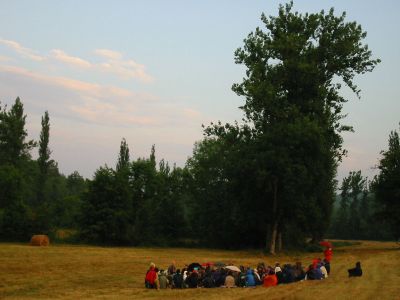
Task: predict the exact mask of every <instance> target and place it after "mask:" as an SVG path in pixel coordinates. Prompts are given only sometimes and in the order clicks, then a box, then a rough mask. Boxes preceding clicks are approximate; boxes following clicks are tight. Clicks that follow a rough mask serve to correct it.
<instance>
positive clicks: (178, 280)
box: [172, 269, 183, 289]
mask: <svg viewBox="0 0 400 300" xmlns="http://www.w3.org/2000/svg"><path fill="white" fill-rule="evenodd" d="M172 282H173V287H174V288H176V289H181V288H182V287H183V286H182V285H183V276H182V274H181V270H180V269H178V270H176V273H175V274H174V275H173V277H172Z"/></svg>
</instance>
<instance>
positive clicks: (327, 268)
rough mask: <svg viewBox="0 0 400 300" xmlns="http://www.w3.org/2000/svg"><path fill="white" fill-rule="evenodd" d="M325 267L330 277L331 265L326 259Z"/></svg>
mask: <svg viewBox="0 0 400 300" xmlns="http://www.w3.org/2000/svg"><path fill="white" fill-rule="evenodd" d="M324 266H325V269H326V272H328V275H329V273H330V272H331V263H330V262H329V261H328V260H327V259H326V258H324Z"/></svg>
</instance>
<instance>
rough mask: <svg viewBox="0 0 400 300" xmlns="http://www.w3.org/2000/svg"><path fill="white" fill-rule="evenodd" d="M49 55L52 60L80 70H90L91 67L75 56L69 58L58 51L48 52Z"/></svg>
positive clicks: (88, 63)
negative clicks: (80, 68)
mask: <svg viewBox="0 0 400 300" xmlns="http://www.w3.org/2000/svg"><path fill="white" fill-rule="evenodd" d="M50 54H51V56H52V57H53V58H55V59H56V60H58V61H61V62H63V63H65V64H70V65H74V66H78V67H82V68H90V67H91V66H92V64H91V63H90V62H88V61H86V60H84V59H82V58H79V57H76V56H70V55H68V54H67V53H65V52H64V51H62V50H60V49H53V50H51V51H50Z"/></svg>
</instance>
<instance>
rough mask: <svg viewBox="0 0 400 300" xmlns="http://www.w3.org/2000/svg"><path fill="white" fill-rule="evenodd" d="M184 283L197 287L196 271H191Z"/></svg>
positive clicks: (197, 277) (190, 286)
mask: <svg viewBox="0 0 400 300" xmlns="http://www.w3.org/2000/svg"><path fill="white" fill-rule="evenodd" d="M186 284H187V285H188V287H189V288H192V289H193V288H197V286H198V284H199V274H197V273H196V272H193V273H191V274H190V275H189V276H188V277H187V278H186Z"/></svg>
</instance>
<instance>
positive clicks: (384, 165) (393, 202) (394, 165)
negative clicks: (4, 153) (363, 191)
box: [373, 131, 400, 239]
mask: <svg viewBox="0 0 400 300" xmlns="http://www.w3.org/2000/svg"><path fill="white" fill-rule="evenodd" d="M388 144H389V147H388V149H387V150H386V151H382V152H381V155H382V158H381V159H380V161H379V165H378V168H379V175H377V176H376V177H375V180H374V183H373V190H374V191H375V195H376V200H377V205H378V207H379V208H378V209H379V211H378V217H379V218H380V219H381V220H382V219H383V220H385V222H386V223H388V224H389V226H390V228H391V231H392V233H393V236H394V237H395V238H396V239H398V238H399V237H400V138H399V132H397V131H392V132H391V133H390V135H389V143H388Z"/></svg>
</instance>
